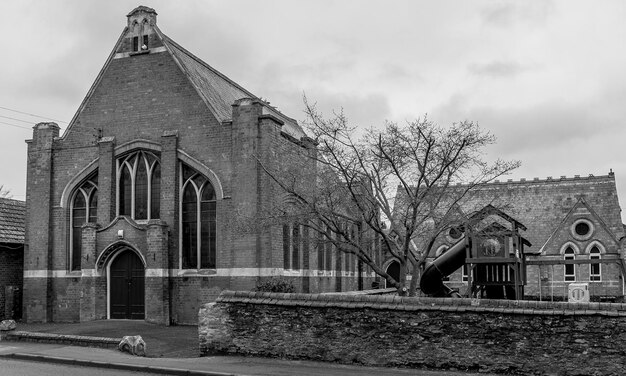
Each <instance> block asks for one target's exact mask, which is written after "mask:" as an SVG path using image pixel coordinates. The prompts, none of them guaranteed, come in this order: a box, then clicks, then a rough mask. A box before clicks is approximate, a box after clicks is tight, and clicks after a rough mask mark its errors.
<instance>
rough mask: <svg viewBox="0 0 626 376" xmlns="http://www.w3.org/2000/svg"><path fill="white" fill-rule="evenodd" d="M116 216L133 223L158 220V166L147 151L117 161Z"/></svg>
mask: <svg viewBox="0 0 626 376" xmlns="http://www.w3.org/2000/svg"><path fill="white" fill-rule="evenodd" d="M117 179H118V180H117V183H118V184H117V187H118V195H117V197H118V205H117V212H118V215H127V216H129V217H131V218H133V219H135V220H146V219H157V218H159V217H160V209H161V208H160V197H159V196H160V192H161V165H160V163H159V158H158V157H157V156H156V155H155V154H153V153H150V152H146V151H140V152H136V153H132V154H129V155H127V156H125V157H123V158H121V159H119V160H118V161H117Z"/></svg>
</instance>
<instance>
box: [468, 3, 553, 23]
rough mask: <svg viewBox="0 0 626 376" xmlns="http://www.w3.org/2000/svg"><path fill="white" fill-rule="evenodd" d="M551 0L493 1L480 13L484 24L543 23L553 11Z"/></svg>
mask: <svg viewBox="0 0 626 376" xmlns="http://www.w3.org/2000/svg"><path fill="white" fill-rule="evenodd" d="M554 11H555V5H554V3H553V2H552V1H549V0H545V1H524V2H494V3H491V4H490V5H488V6H486V7H484V8H483V9H482V10H481V12H480V14H481V18H482V21H483V23H484V24H485V25H488V26H495V27H511V26H513V25H515V24H516V23H518V22H522V23H527V24H531V25H534V26H539V25H544V24H545V23H546V21H547V20H548V18H549V17H550V16H551V15H552V14H553V13H554Z"/></svg>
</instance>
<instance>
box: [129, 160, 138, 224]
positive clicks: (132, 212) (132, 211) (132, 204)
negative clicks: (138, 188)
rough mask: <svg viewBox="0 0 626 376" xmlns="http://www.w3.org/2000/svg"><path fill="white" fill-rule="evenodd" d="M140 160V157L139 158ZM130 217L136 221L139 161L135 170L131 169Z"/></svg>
mask: <svg viewBox="0 0 626 376" xmlns="http://www.w3.org/2000/svg"><path fill="white" fill-rule="evenodd" d="M137 158H139V157H137ZM129 171H130V217H131V218H132V219H135V176H136V175H137V159H135V163H133V168H132V169H130V168H129Z"/></svg>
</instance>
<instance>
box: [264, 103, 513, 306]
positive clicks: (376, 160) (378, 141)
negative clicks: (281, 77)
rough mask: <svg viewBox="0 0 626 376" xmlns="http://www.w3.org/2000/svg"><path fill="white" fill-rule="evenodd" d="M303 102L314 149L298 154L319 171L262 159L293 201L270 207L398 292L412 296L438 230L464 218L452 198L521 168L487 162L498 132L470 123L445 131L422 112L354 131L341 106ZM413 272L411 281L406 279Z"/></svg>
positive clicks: (466, 193)
mask: <svg viewBox="0 0 626 376" xmlns="http://www.w3.org/2000/svg"><path fill="white" fill-rule="evenodd" d="M304 102H305V111H306V115H307V121H306V123H305V126H306V127H307V129H308V131H309V134H310V135H312V137H313V140H314V142H315V145H316V148H315V150H316V152H315V153H310V152H309V153H302V154H301V155H300V157H301V158H312V159H314V163H315V166H316V168H315V169H314V170H313V171H302V170H298V169H297V168H295V169H292V170H289V169H284V168H283V169H279V168H275V167H273V166H269V165H265V164H263V163H262V162H261V160H259V163H261V166H262V168H263V169H264V171H265V172H266V173H267V174H268V175H269V176H270V177H271V179H272V180H273V181H274V182H276V183H277V186H278V187H280V190H281V191H282V192H283V194H284V195H285V196H286V197H290V198H291V199H289V200H284V201H283V203H285V202H286V203H287V205H282V206H280V207H279V208H277V209H278V210H274V211H271V212H272V213H275V215H276V216H277V217H278V216H282V217H283V218H287V219H288V220H294V219H295V220H299V221H300V222H301V223H303V224H304V225H305V226H306V227H308V229H309V231H310V232H312V233H314V234H317V238H318V239H320V241H321V242H322V243H326V244H332V245H333V246H334V248H335V249H336V250H339V251H340V252H344V253H346V254H353V255H355V256H356V257H357V258H358V260H360V261H361V262H362V263H363V264H365V265H367V266H369V267H370V268H371V269H372V270H373V271H374V272H375V273H376V274H378V275H379V276H381V277H383V278H384V279H386V281H387V282H388V284H390V285H392V286H394V287H396V288H397V289H398V292H399V293H400V294H402V295H404V294H407V293H408V294H414V293H415V290H416V286H417V283H418V278H417V275H418V270H419V268H420V266H421V265H422V264H423V263H424V262H425V260H426V257H427V256H428V254H429V253H430V251H431V248H432V247H433V244H434V242H435V240H436V238H437V236H439V234H441V232H442V231H444V230H446V229H447V228H449V227H450V226H452V225H454V224H456V223H459V222H461V221H462V218H461V217H462V213H461V212H460V210H458V205H457V204H458V203H459V202H461V201H462V200H463V199H464V198H465V197H467V196H468V194H471V192H472V191H474V190H475V189H476V188H479V187H480V186H481V185H483V184H485V183H487V182H490V181H492V180H494V179H496V178H497V177H499V176H501V175H503V174H506V173H508V172H510V171H511V170H512V169H514V168H516V167H518V166H519V162H517V161H513V162H507V161H502V160H497V161H495V162H493V163H487V162H485V161H484V160H483V159H482V155H483V151H484V148H485V147H486V146H488V145H490V144H492V143H494V142H495V138H494V137H493V136H492V135H491V134H489V133H488V132H485V131H484V130H482V129H481V128H480V127H479V126H478V125H477V124H476V123H473V122H468V121H464V122H460V123H455V124H452V125H451V126H450V127H447V128H443V127H439V126H437V125H435V124H434V123H432V122H431V121H429V120H428V119H427V118H426V117H424V118H422V119H418V120H416V121H413V122H408V123H406V124H403V125H401V124H397V123H391V122H388V123H386V124H385V125H384V126H382V127H380V128H372V129H369V130H367V131H365V132H364V133H362V134H361V135H360V136H359V135H358V134H359V133H358V129H357V128H356V127H353V126H350V124H349V123H348V121H347V118H346V117H345V116H344V114H343V112H339V113H334V115H333V116H332V117H330V118H325V117H324V116H322V114H320V113H319V112H318V111H317V109H316V107H315V105H314V104H310V103H308V101H307V100H306V98H305V99H304ZM303 174H304V175H307V174H308V176H306V177H303ZM312 182H314V183H312ZM457 183H462V185H457ZM394 204H395V211H394ZM268 212H270V211H268ZM355 229H356V231H355ZM376 241H378V242H379V244H381V245H382V247H383V249H385V250H386V252H388V253H389V255H390V256H391V257H393V258H395V259H396V260H398V262H399V263H400V266H401V268H400V270H401V273H400V277H399V279H398V280H396V279H394V278H393V277H392V276H390V275H389V274H388V273H387V272H386V271H385V270H384V269H383V267H382V264H381V262H380V260H379V259H377V258H376V257H375V252H376V251H377V247H376V246H375V245H374V243H375V242H376ZM410 269H412V273H411V274H413V275H414V276H416V278H413V279H412V282H411V284H410V285H409V286H407V271H408V270H410Z"/></svg>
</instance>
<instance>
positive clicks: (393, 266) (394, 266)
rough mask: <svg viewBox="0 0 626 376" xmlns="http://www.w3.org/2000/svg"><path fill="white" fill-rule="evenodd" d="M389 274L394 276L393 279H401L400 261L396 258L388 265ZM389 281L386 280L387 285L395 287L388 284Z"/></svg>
mask: <svg viewBox="0 0 626 376" xmlns="http://www.w3.org/2000/svg"><path fill="white" fill-rule="evenodd" d="M387 274H389V275H390V276H391V277H393V279H395V280H396V281H400V263H399V262H397V261H395V260H394V261H392V262H390V263H389V265H387ZM388 283H389V282H387V280H385V287H393V286H388V285H387V284H388Z"/></svg>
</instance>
